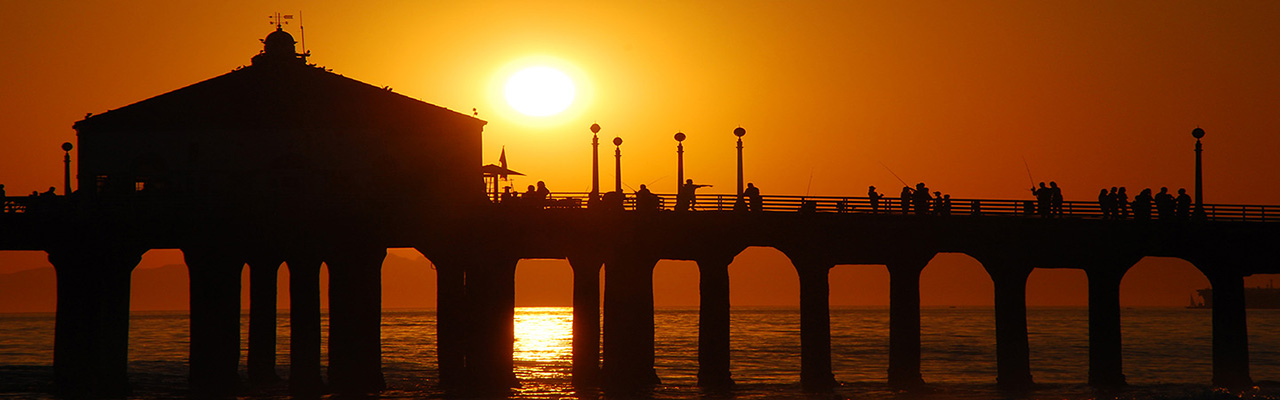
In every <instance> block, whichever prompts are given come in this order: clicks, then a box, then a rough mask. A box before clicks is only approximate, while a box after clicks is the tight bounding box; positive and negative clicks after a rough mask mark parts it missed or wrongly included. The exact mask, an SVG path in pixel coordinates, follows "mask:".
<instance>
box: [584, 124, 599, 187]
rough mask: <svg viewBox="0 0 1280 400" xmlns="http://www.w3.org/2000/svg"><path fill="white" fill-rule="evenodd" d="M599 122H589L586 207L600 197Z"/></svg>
mask: <svg viewBox="0 0 1280 400" xmlns="http://www.w3.org/2000/svg"><path fill="white" fill-rule="evenodd" d="M597 133H600V124H591V197H590V198H588V199H587V207H590V206H591V205H592V204H595V202H596V201H598V200H599V199H600V137H599V136H596V134H597Z"/></svg>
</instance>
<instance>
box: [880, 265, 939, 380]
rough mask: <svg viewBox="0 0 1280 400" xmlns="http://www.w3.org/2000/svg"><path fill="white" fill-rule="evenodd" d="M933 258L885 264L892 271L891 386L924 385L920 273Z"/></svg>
mask: <svg viewBox="0 0 1280 400" xmlns="http://www.w3.org/2000/svg"><path fill="white" fill-rule="evenodd" d="M929 259H930V258H922V259H920V260H912V261H903V262H896V263H889V264H886V267H887V268H888V270H889V385H890V386H892V387H894V388H899V389H905V388H912V387H918V386H921V385H924V378H923V377H921V375H920V272H921V271H922V270H923V269H924V267H925V265H926V264H928V263H929Z"/></svg>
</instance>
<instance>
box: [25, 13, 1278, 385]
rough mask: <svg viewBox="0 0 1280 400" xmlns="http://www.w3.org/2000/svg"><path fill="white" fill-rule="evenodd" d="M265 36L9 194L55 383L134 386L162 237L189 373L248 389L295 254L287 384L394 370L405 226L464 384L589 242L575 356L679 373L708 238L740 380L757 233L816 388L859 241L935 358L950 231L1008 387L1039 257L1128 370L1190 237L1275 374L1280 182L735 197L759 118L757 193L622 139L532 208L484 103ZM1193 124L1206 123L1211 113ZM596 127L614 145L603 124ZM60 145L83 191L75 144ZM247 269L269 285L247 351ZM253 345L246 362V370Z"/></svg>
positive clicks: (201, 380)
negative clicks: (984, 303) (1156, 197)
mask: <svg viewBox="0 0 1280 400" xmlns="http://www.w3.org/2000/svg"><path fill="white" fill-rule="evenodd" d="M263 43H264V49H263V51H262V52H261V53H260V54H258V55H256V56H254V57H253V58H252V59H251V61H252V64H251V65H249V66H245V67H242V68H238V69H235V70H233V71H232V72H230V73H227V74H224V75H221V76H218V77H214V78H211V79H209V80H206V81H203V82H199V83H196V84H193V85H191V86H187V87H184V88H181V89H178V90H175V91H172V92H169V93H166V94H163V95H160V96H157V97H153V98H151V99H147V100H143V101H140V102H138V103H135V104H132V105H127V106H124V107H122V108H118V109H114V110H111V111H108V112H106V113H103V114H99V115H92V116H87V117H86V118H85V119H84V120H82V121H79V122H77V123H76V124H75V129H76V130H77V135H78V153H77V156H78V157H79V159H78V163H77V166H78V170H77V171H76V176H77V178H78V187H79V188H80V190H79V191H76V192H75V193H73V194H71V195H68V196H48V197H33V198H8V199H6V203H5V207H4V212H2V213H0V250H38V251H45V252H47V253H48V255H49V261H50V262H51V263H52V264H53V266H54V268H55V269H56V272H57V280H58V281H57V285H58V300H57V302H58V310H57V326H56V335H55V336H56V337H55V349H54V360H53V365H54V381H55V382H54V388H55V389H56V390H58V391H61V392H63V393H66V394H68V395H94V396H111V395H122V394H125V393H127V392H128V390H129V387H128V376H127V369H126V366H127V361H128V356H127V355H128V332H129V329H128V321H129V294H130V279H129V278H130V274H131V273H132V270H133V269H134V268H135V267H136V266H137V264H138V262H139V260H140V259H141V256H142V255H143V254H144V253H145V252H147V251H149V250H152V249H179V250H181V251H182V252H183V255H184V257H185V261H186V265H187V267H188V269H189V275H190V295H191V304H190V305H191V307H190V311H191V329H190V343H191V348H190V358H189V359H190V385H191V388H192V389H193V390H194V391H196V392H197V393H208V394H224V395H225V394H235V393H238V392H240V391H241V390H242V389H243V388H246V387H251V386H253V385H257V384H261V383H263V382H270V381H273V380H275V379H278V377H277V376H276V375H275V368H276V366H278V365H279V364H280V363H281V362H283V361H282V360H280V359H278V358H277V357H276V354H275V353H274V348H275V346H274V344H275V341H276V339H277V338H276V337H275V326H274V321H275V320H276V310H275V309H273V307H272V305H274V304H275V300H276V298H277V297H278V295H279V294H278V293H275V288H276V282H275V280H276V275H275V273H276V271H278V270H279V268H280V267H281V266H282V265H284V266H287V268H289V272H290V275H289V276H290V279H289V280H290V282H289V287H290V290H289V293H288V296H289V297H290V300H291V305H292V306H291V309H290V311H289V317H290V325H291V332H290V336H291V340H290V343H291V344H290V345H291V349H290V357H289V360H288V361H287V362H288V368H289V371H290V373H289V386H290V388H291V389H292V390H293V391H294V392H295V393H299V394H316V393H320V392H326V391H328V392H336V393H345V394H351V393H356V394H358V393H374V392H377V391H380V390H382V389H383V388H384V386H385V382H384V379H383V376H382V373H381V360H382V358H381V357H382V347H381V332H380V327H381V325H380V324H381V319H380V314H381V297H380V295H381V287H380V286H381V281H380V272H381V271H380V268H381V266H382V262H383V259H384V258H385V257H386V251H387V250H386V249H388V248H414V249H417V250H418V251H419V252H421V253H422V254H423V255H424V256H425V257H426V258H427V259H429V260H430V261H431V263H432V264H433V265H434V266H435V268H436V269H435V273H436V274H437V284H438V288H437V296H438V299H437V307H438V309H437V335H438V338H437V343H438V346H439V348H438V349H437V353H438V357H439V359H438V367H439V379H440V381H439V382H438V383H439V385H440V386H442V387H445V388H449V389H458V390H477V389H489V390H495V389H496V390H499V391H501V390H504V389H505V388H509V387H513V386H515V385H518V384H519V382H518V381H517V379H516V377H515V375H514V374H513V361H512V348H513V344H514V340H515V337H514V329H513V323H514V322H513V313H514V305H515V269H516V263H517V262H518V261H519V260H521V259H565V260H568V263H569V265H570V266H571V267H572V270H573V276H574V285H573V304H574V308H573V313H574V325H573V335H574V343H573V378H572V379H573V381H574V382H575V383H576V384H579V385H583V386H584V387H601V388H604V389H605V390H607V391H616V392H621V393H629V392H633V391H642V390H645V389H646V388H649V387H652V386H653V385H655V384H658V383H660V382H659V378H658V375H657V374H656V372H655V370H654V340H655V338H654V293H653V268H654V265H655V264H656V263H657V262H658V261H659V260H690V261H694V262H696V263H697V266H698V269H699V279H700V281H699V288H700V294H701V299H700V309H699V340H698V343H699V349H698V360H699V370H698V381H699V382H698V383H699V385H702V386H705V387H708V388H724V387H728V386H731V385H733V382H734V377H733V376H732V375H731V374H730V370H729V365H730V354H731V353H730V348H729V343H730V342H729V331H730V319H729V294H730V293H729V288H730V287H729V281H728V270H727V268H728V265H729V263H730V262H731V261H732V260H733V258H734V256H735V255H737V254H738V253H739V252H741V251H743V249H746V248H747V247H751V246H765V247H772V248H775V249H778V250H779V251H781V252H782V253H784V254H785V255H786V256H787V257H788V258H789V259H790V260H791V264H792V265H793V266H794V267H795V273H796V276H797V277H798V279H799V282H800V299H799V303H800V314H801V321H800V330H801V334H800V336H801V340H800V348H801V351H800V353H801V362H800V364H801V367H800V370H798V371H796V375H797V377H798V380H799V382H800V383H801V384H802V386H803V387H804V388H805V389H806V390H811V391H824V390H829V389H831V388H832V387H833V386H835V385H836V384H837V378H838V377H836V376H834V375H833V373H832V367H831V364H832V362H831V360H832V357H834V356H838V355H833V354H832V351H831V326H830V325H831V324H830V306H829V293H830V290H831V289H830V284H829V281H828V273H829V271H830V270H831V268H833V267H834V266H836V265H843V264H872V265H885V266H886V267H887V269H888V271H889V279H890V301H891V304H890V316H891V318H890V338H889V343H890V356H889V363H888V365H886V366H885V368H887V370H888V372H889V376H888V380H889V383H890V384H891V385H893V386H894V387H897V388H903V389H910V388H914V387H917V386H919V385H921V384H923V383H924V382H927V381H928V379H929V377H928V376H922V374H921V368H920V365H921V358H922V357H925V356H926V355H924V354H922V351H921V345H920V286H919V280H920V273H921V271H922V269H923V268H924V267H925V265H926V264H927V263H928V262H929V260H930V259H932V258H933V257H934V255H936V254H938V253H963V254H967V255H969V256H971V257H973V258H974V259H976V260H978V261H979V262H980V263H981V264H982V266H983V267H984V269H985V270H986V272H987V273H988V274H989V276H990V278H991V280H992V282H994V291H995V292H994V293H993V295H994V298H995V317H996V318H995V323H996V327H995V328H996V329H995V332H996V333H995V334H996V343H997V346H996V359H997V367H998V368H997V369H998V373H997V376H995V377H994V378H995V380H996V381H997V383H998V385H999V386H1000V387H1002V388H1008V389H1021V388H1027V387H1029V386H1031V385H1033V384H1034V378H1033V376H1032V375H1031V369H1030V358H1029V352H1030V350H1029V344H1028V338H1027V321H1026V282H1027V277H1028V275H1029V274H1030V273H1031V272H1032V271H1033V270H1034V269H1036V268H1073V269H1081V270H1084V271H1085V272H1086V273H1087V276H1088V280H1089V283H1088V288H1089V295H1088V298H1089V360H1090V361H1089V374H1088V376H1089V382H1088V383H1090V384H1092V385H1096V386H1099V387H1114V386H1120V385H1124V384H1125V381H1126V379H1125V374H1124V369H1123V363H1122V360H1123V357H1122V346H1121V343H1122V334H1121V328H1120V304H1119V287H1120V282H1121V279H1122V278H1123V277H1124V275H1125V273H1126V271H1127V270H1128V269H1129V268H1130V267H1131V266H1132V265H1133V264H1134V263H1135V262H1137V261H1138V260H1139V259H1141V258H1142V257H1145V256H1161V257H1176V258H1180V259H1183V260H1187V261H1189V262H1190V263H1192V264H1193V265H1194V266H1195V267H1196V268H1197V269H1199V270H1200V271H1201V272H1202V273H1203V274H1204V275H1205V276H1206V277H1207V278H1208V280H1209V282H1210V283H1211V284H1212V288H1213V292H1214V295H1215V298H1214V300H1213V378H1212V382H1211V383H1212V384H1213V385H1215V386H1220V387H1226V388H1233V389H1235V388H1246V387H1249V386H1251V385H1252V383H1253V381H1252V378H1251V377H1250V374H1249V345H1248V340H1247V337H1248V336H1247V328H1246V314H1245V304H1244V295H1243V293H1244V284H1243V279H1244V277H1245V276H1249V275H1252V274H1262V273H1277V272H1280V265H1277V263H1276V262H1275V261H1274V260H1273V259H1272V258H1271V253H1272V251H1271V249H1273V248H1274V246H1275V244H1276V243H1277V242H1280V206H1276V205H1223V204H1201V203H1200V201H1199V199H1200V190H1199V185H1198V184H1197V190H1196V198H1197V202H1196V210H1195V213H1194V214H1192V215H1190V216H1188V217H1176V218H1163V217H1162V218H1154V219H1150V218H1147V219H1142V218H1133V219H1130V218H1104V213H1103V212H1102V210H1101V209H1102V207H1101V205H1100V204H1098V203H1096V202H1080V201H1068V202H1063V204H1062V212H1061V213H1058V214H1054V215H1052V216H1051V217H1050V216H1045V215H1039V214H1037V213H1036V212H1035V211H1034V209H1035V207H1034V206H1033V205H1032V204H1030V202H1028V201H1025V200H1011V199H953V200H951V201H950V204H951V205H950V206H948V207H946V208H944V210H945V212H937V213H906V212H902V211H900V210H902V208H901V207H899V206H900V204H898V202H897V200H894V199H889V198H885V199H881V200H880V201H879V204H878V207H877V208H872V207H871V200H870V199H868V198H862V197H823V196H786V195H780V196H778V195H770V196H763V197H762V198H761V199H760V202H759V203H760V208H759V209H758V210H751V211H748V210H744V209H743V207H741V206H737V204H736V203H737V202H738V198H739V196H740V195H741V194H742V193H743V192H744V189H743V188H742V183H743V179H742V167H741V165H742V158H741V154H742V153H741V149H742V142H741V137H742V136H743V135H744V134H745V130H742V128H739V129H737V130H735V132H734V133H735V135H737V136H738V137H739V142H738V149H739V160H738V161H739V164H738V166H739V168H738V193H733V194H709V195H706V194H704V195H698V196H696V197H694V198H692V200H695V201H693V203H695V206H694V207H693V208H692V209H691V210H673V209H672V208H674V205H677V204H681V203H682V202H681V201H679V199H676V198H675V197H673V196H671V195H656V198H651V199H647V200H646V201H645V202H644V203H643V204H640V202H637V201H636V198H635V197H634V196H633V195H631V194H629V193H623V191H622V190H621V186H622V178H621V173H622V171H623V168H622V166H621V165H622V164H621V150H620V148H619V149H615V160H616V161H615V162H616V163H617V164H616V165H615V169H614V171H615V190H614V191H613V192H610V193H605V194H603V196H602V195H601V193H600V189H599V165H598V162H597V165H593V177H594V178H593V180H594V182H592V189H593V190H592V192H591V193H549V194H548V197H547V198H546V199H545V201H544V202H539V203H526V204H523V205H520V206H515V205H512V204H504V203H501V202H495V201H493V200H492V198H491V197H490V196H489V195H486V193H485V191H486V190H485V184H484V181H483V178H482V176H481V174H480V171H477V170H476V169H477V168H479V167H480V165H481V162H480V161H481V157H480V153H481V147H482V146H481V133H482V130H483V127H484V125H485V121H483V120H480V119H478V118H476V117H475V116H474V115H467V114H461V113H457V112H453V111H450V110H447V109H444V108H442V107H438V106H434V105H431V104H427V103H425V102H421V101H418V100H416V99H412V98H409V97H407V96H403V95H400V94H396V93H394V92H392V91H391V90H389V89H388V88H385V87H382V88H379V87H376V86H372V85H368V84H365V83H362V82H359V81H356V80H354V79H351V78H347V77H344V76H341V75H338V74H334V73H332V72H330V71H328V70H326V69H324V68H322V67H317V66H314V65H311V64H307V61H306V57H307V54H306V53H298V52H297V51H296V50H295V48H294V40H293V38H292V36H290V35H289V34H288V33H286V32H284V31H283V30H281V29H280V27H279V25H277V29H276V31H275V32H272V33H270V34H269V35H268V36H267V37H266V39H265V40H264V41H263ZM598 131H599V126H593V128H592V133H593V134H595V133H598ZM1197 131H1198V136H1196V138H1197V140H1199V138H1200V137H1201V136H1203V134H1204V132H1203V131H1202V130H1199V129H1197ZM680 140H683V134H677V141H680ZM592 143H593V149H592V150H593V151H594V152H595V153H596V155H597V156H598V153H599V149H598V148H597V147H594V146H598V144H599V142H598V138H593V141H592ZM613 143H614V144H615V146H620V145H621V143H622V140H621V138H615V139H614V141H613ZM64 149H65V150H66V151H67V152H68V153H67V157H68V158H67V161H66V162H67V167H66V168H67V169H66V182H67V183H66V186H67V189H68V190H69V189H71V188H70V186H71V184H70V182H71V170H70V150H71V146H70V145H68V146H66V147H64ZM680 149H681V150H679V151H680V152H681V153H678V154H681V155H682V154H683V147H680ZM584 151H585V149H584ZM1196 154H1197V158H1198V157H1199V145H1198V142H1197V153H1196ZM680 165H683V164H680ZM584 167H585V166H584ZM680 168H681V170H680V174H681V175H680V176H683V169H682V168H683V167H682V166H681V167H680ZM503 169H504V170H505V166H504V167H503ZM468 171H474V173H471V172H468ZM1197 173H1198V171H1197ZM1197 183H1198V182H1197ZM495 192H496V190H495ZM494 195H496V193H494ZM685 200H688V199H685ZM638 205H639V206H638ZM494 227H501V228H500V229H495V228H494ZM322 264H323V265H327V267H328V271H329V274H330V277H331V281H330V282H331V285H330V286H329V299H330V307H329V316H330V320H329V331H328V334H329V338H330V340H329V342H328V343H329V348H328V354H329V358H328V369H327V371H323V370H322V368H321V366H322V364H321V357H320V354H321V348H320V343H321V341H320V338H321V335H322V332H321V323H320V322H321V319H320V315H321V310H320V301H319V297H320V292H319V277H320V275H319V274H320V267H321V265H322ZM246 267H247V268H249V274H250V280H251V293H250V297H251V299H250V303H251V306H252V308H251V310H250V319H249V321H250V322H249V323H250V327H249V332H250V333H249V339H248V342H249V345H248V354H247V355H244V356H245V357H242V354H241V352H240V336H239V332H240V325H239V324H240V320H239V316H240V310H241V305H240V292H241V291H242V289H243V288H241V285H240V282H241V281H240V277H241V274H242V272H243V269H244V268H246ZM601 273H604V274H605V283H604V289H603V290H604V293H603V301H600V300H599V299H600V295H601V293H600V290H601V289H600V287H599V285H598V282H599V278H600V274H601ZM601 316H603V323H597V321H600V319H601V318H600V317H601ZM601 335H603V338H602V339H601ZM242 359H243V360H247V366H248V374H247V379H244V378H245V377H241V376H240V374H239V372H238V368H239V365H240V363H241V361H242Z"/></svg>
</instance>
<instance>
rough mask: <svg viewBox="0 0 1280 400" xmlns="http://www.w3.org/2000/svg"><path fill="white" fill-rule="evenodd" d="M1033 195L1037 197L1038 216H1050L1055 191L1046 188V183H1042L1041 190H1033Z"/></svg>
mask: <svg viewBox="0 0 1280 400" xmlns="http://www.w3.org/2000/svg"><path fill="white" fill-rule="evenodd" d="M1031 194H1032V195H1033V196H1036V214H1040V216H1041V217H1047V216H1049V202H1050V201H1051V200H1052V199H1053V191H1051V190H1049V188H1047V187H1045V186H1044V182H1040V188H1039V189H1037V188H1034V187H1033V188H1031Z"/></svg>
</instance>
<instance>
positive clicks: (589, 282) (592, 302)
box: [569, 257, 604, 386]
mask: <svg viewBox="0 0 1280 400" xmlns="http://www.w3.org/2000/svg"><path fill="white" fill-rule="evenodd" d="M603 265H604V261H601V260H600V259H599V258H589V257H569V266H570V267H572V268H573V383H574V384H575V385H584V386H594V385H598V384H600V267H601V266H603Z"/></svg>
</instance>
